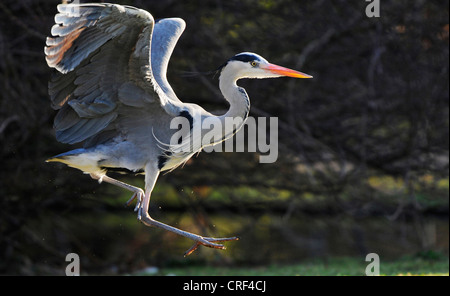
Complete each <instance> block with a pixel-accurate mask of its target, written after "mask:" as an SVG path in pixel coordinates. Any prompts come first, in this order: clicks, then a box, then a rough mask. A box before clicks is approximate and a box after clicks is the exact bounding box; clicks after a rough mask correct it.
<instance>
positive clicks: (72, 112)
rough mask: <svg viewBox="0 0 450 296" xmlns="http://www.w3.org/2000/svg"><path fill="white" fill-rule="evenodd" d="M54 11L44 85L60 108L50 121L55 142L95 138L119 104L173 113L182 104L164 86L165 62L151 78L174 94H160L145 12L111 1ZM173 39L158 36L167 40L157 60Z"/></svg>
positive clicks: (163, 56)
mask: <svg viewBox="0 0 450 296" xmlns="http://www.w3.org/2000/svg"><path fill="white" fill-rule="evenodd" d="M58 11H59V13H58V14H57V15H56V16H55V22H56V25H54V26H53V27H52V31H51V33H52V35H53V36H54V37H49V38H47V46H46V47H45V54H46V60H47V63H48V65H49V66H50V67H53V68H55V69H57V70H58V71H59V73H56V74H55V75H54V76H53V78H52V80H51V81H50V83H49V93H50V96H51V100H52V107H53V108H55V109H60V111H59V112H58V114H57V116H56V118H55V123H54V127H55V130H56V137H57V140H58V141H60V142H64V143H70V144H73V143H77V142H81V141H84V140H86V139H89V138H91V137H94V136H95V135H97V134H99V133H100V132H102V131H103V130H105V129H106V128H107V127H108V126H109V125H110V124H111V123H112V122H113V121H114V120H115V119H116V118H117V117H118V115H119V113H120V110H121V108H122V107H123V106H126V107H137V108H140V109H142V108H143V107H145V108H160V109H161V107H162V108H163V109H164V110H165V111H166V112H168V113H170V114H173V113H176V112H178V109H179V108H180V107H179V106H180V104H181V102H180V101H179V100H178V99H176V96H174V94H173V91H172V90H171V88H170V86H169V87H168V88H167V85H168V83H167V79H166V78H165V72H166V69H165V67H167V62H166V63H164V62H163V63H160V66H159V68H158V67H157V75H156V76H157V77H158V80H160V81H161V82H162V83H163V84H164V83H166V86H165V88H166V89H167V90H169V91H171V92H172V94H173V96H172V95H171V96H167V95H165V93H164V92H163V88H161V87H160V86H159V84H158V83H159V81H157V80H156V79H155V76H154V73H153V70H152V65H151V63H153V59H152V60H151V53H150V50H151V49H153V46H152V45H151V41H152V34H153V30H154V25H155V23H154V20H153V17H152V15H151V14H150V13H148V12H146V11H144V10H141V9H137V8H134V7H129V6H121V5H115V4H81V5H80V4H67V5H58ZM180 34H181V33H180ZM178 37H179V36H178ZM178 37H176V39H175V42H176V40H177V39H178ZM172 39H173V38H172V36H169V41H166V40H165V38H164V36H160V37H159V38H158V40H159V41H158V42H163V43H164V42H165V43H167V44H169V46H161V48H162V49H164V48H166V49H167V50H168V51H169V53H167V52H166V53H164V52H162V51H161V52H159V53H158V54H157V56H159V57H160V59H161V60H162V61H165V59H166V58H167V60H168V59H169V58H170V55H171V52H172V50H173V46H174V45H175V44H174V43H175V42H173V41H172ZM149 104H151V106H150V105H149ZM149 106H150V107H149ZM109 129H110V128H109ZM113 134H114V133H113Z"/></svg>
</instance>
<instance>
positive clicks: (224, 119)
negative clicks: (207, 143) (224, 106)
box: [219, 69, 250, 142]
mask: <svg viewBox="0 0 450 296" xmlns="http://www.w3.org/2000/svg"><path fill="white" fill-rule="evenodd" d="M230 72H231V71H227V69H224V70H223V71H222V74H221V76H220V79H219V81H220V82H219V88H220V91H221V92H222V94H223V96H224V97H225V99H226V100H227V101H228V103H229V104H230V109H229V110H228V112H227V113H225V114H224V115H222V116H219V119H220V121H221V124H222V127H224V129H223V130H222V135H221V141H224V140H226V139H228V138H230V137H232V136H233V135H234V134H235V133H236V132H237V131H238V130H239V129H240V128H241V127H242V126H243V125H244V123H245V121H246V120H247V117H248V113H249V111H250V100H249V98H248V95H247V93H246V91H245V89H243V88H242V87H239V86H237V84H236V81H237V78H236V76H235V75H233V73H230ZM221 141H219V142H221Z"/></svg>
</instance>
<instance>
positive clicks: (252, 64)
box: [250, 61, 258, 67]
mask: <svg viewBox="0 0 450 296" xmlns="http://www.w3.org/2000/svg"><path fill="white" fill-rule="evenodd" d="M250 65H251V66H252V67H256V66H258V63H257V62H255V61H251V62H250Z"/></svg>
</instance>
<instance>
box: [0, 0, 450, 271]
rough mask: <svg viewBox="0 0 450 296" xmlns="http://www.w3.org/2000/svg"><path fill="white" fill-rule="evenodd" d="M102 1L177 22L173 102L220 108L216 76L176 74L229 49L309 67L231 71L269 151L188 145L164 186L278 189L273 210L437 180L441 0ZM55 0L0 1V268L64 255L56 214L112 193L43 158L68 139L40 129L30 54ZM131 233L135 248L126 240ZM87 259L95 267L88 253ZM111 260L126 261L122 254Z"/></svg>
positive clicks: (43, 85) (42, 84) (445, 31)
mask: <svg viewBox="0 0 450 296" xmlns="http://www.w3.org/2000/svg"><path fill="white" fill-rule="evenodd" d="M82 2H86V1H82ZM116 2H118V3H120V4H127V5H133V6H136V7H140V8H143V9H146V10H148V11H150V12H151V13H152V14H153V15H154V16H155V18H163V17H173V16H178V17H181V18H183V19H184V20H185V21H186V23H187V29H186V31H185V33H184V35H183V36H182V38H181V40H180V42H179V44H178V46H177V48H176V49H175V52H174V55H173V58H172V60H171V64H170V66H169V74H168V75H169V81H170V82H171V84H172V86H173V88H174V90H175V91H176V92H177V94H178V96H179V97H180V98H181V99H182V100H183V101H185V102H193V103H197V104H200V105H202V106H204V108H205V109H207V110H209V111H212V112H222V111H224V110H226V108H227V106H226V104H225V102H224V101H223V100H222V98H221V95H220V92H219V90H218V87H217V84H218V81H217V79H216V78H217V77H215V78H213V77H205V76H199V77H184V76H183V75H181V74H182V73H183V72H190V71H194V72H195V71H210V70H214V69H216V68H217V67H218V66H219V65H221V64H222V63H223V62H224V61H226V60H227V59H229V58H230V57H232V56H234V55H235V54H236V53H239V52H243V51H251V52H256V53H258V54H261V55H262V56H264V57H265V58H267V59H268V60H269V61H271V62H274V63H276V64H279V65H284V66H287V67H289V68H293V69H298V70H300V71H304V72H306V73H308V74H311V75H313V76H314V79H312V80H295V79H290V80H288V79H277V80H270V81H264V82H263V83H261V81H242V82H240V85H241V86H243V87H245V88H246V90H247V92H248V94H249V96H250V98H251V101H252V109H251V112H250V115H251V116H254V117H260V116H264V117H278V118H279V158H278V161H277V162H276V163H274V164H259V163H258V158H257V157H256V156H257V154H254V155H253V154H250V153H233V154H230V153H209V154H207V153H202V154H200V155H199V156H198V157H196V158H193V159H192V160H191V161H190V162H189V163H188V164H187V165H186V166H185V167H184V168H183V169H178V170H177V171H175V172H173V173H171V174H169V175H167V176H164V177H162V178H161V179H162V180H160V182H164V183H167V184H169V185H170V186H172V187H173V188H176V189H178V190H180V189H181V188H184V187H183V186H188V187H196V188H201V187H202V186H211V187H213V188H214V187H215V186H216V187H225V188H226V187H238V186H248V187H252V188H255V189H257V190H261V191H264V190H269V189H274V188H275V189H279V190H287V191H289V192H291V193H292V196H293V197H292V198H290V199H289V201H287V202H286V204H283V205H282V206H281V207H282V208H288V207H289V205H292V204H295V201H296V200H297V199H298V197H299V196H301V195H302V194H303V193H304V192H308V193H312V194H315V195H320V196H327V197H330V200H333V198H335V199H338V200H339V199H342V198H343V195H345V196H347V197H348V195H350V198H349V200H350V201H352V202H354V203H352V204H351V205H350V207H351V208H352V210H358V209H359V207H360V206H361V202H360V201H361V200H366V201H367V200H371V201H373V199H372V198H373V194H374V193H373V190H374V189H373V188H370V187H369V186H368V185H367V179H368V178H369V177H370V176H385V175H388V176H392V177H395V178H400V179H402V180H404V182H405V184H406V185H405V186H406V187H407V192H408V194H410V196H411V197H412V201H415V202H417V200H415V195H414V190H415V189H416V188H417V184H418V182H419V181H420V177H421V176H423V175H432V176H434V177H436V178H437V179H442V178H443V179H447V180H448V162H449V82H448V81H449V22H448V20H449V7H448V6H449V3H448V1H403V0H397V1H382V6H381V17H380V18H368V17H367V16H366V15H365V13H364V12H365V7H366V5H367V2H365V1H363V0H359V1H343V0H339V1H321V0H314V1H294V0H283V1H271V0H264V1H256V0H229V1H198V0H197V1H195V0H190V1H175V0H168V1H159V0H152V1H143V0H134V1H131V0H130V1H125V0H117V1H116ZM58 3H60V1H57V0H52V1H51V0H2V1H1V2H0V56H1V58H0V90H1V91H0V143H1V145H0V159H1V164H2V166H1V170H0V217H1V218H0V219H1V220H0V221H1V223H0V273H13V274H29V273H31V274H32V273H34V272H36V273H38V271H30V270H29V268H30V266H35V263H36V262H35V261H36V260H48V262H47V261H45V262H41V263H42V265H46V264H48V265H49V266H52V265H54V262H61V260H62V259H61V258H64V256H65V254H66V253H67V252H66V251H65V250H66V249H67V248H62V247H61V246H76V247H78V248H79V249H83V248H82V246H83V243H82V242H80V241H79V240H81V239H79V238H78V239H77V238H76V237H75V236H74V235H72V234H70V231H71V229H72V228H71V226H70V224H72V223H78V222H79V221H78V220H74V219H72V218H67V220H65V213H71V214H73V213H78V212H80V213H85V212H87V211H93V212H95V213H99V215H102V213H100V212H106V211H111V210H114V209H116V207H114V206H108V204H107V203H105V202H104V201H105V199H104V198H103V197H102V196H111V195H112V194H111V192H112V191H113V190H111V188H109V187H108V186H98V184H97V183H96V182H94V181H92V180H90V179H89V178H88V177H87V176H83V175H81V174H80V172H78V171H75V170H71V169H66V168H63V167H62V166H61V167H59V166H54V165H48V164H45V159H46V158H48V157H50V156H52V155H56V154H58V153H61V152H64V151H67V150H69V149H70V148H69V147H68V146H66V145H63V144H60V143H58V142H56V140H55V138H54V133H53V130H52V122H53V117H54V115H55V113H54V111H53V110H52V109H51V108H50V104H49V99H48V95H47V81H48V78H49V77H50V74H51V70H50V69H49V68H48V67H47V65H46V63H45V59H44V52H43V47H44V44H45V38H46V36H47V35H48V34H49V32H50V28H51V26H52V25H53V16H54V14H55V12H56V5H57V4H58ZM93 192H96V194H93ZM178 192H179V191H178ZM91 195H95V199H92V198H91ZM446 198H447V199H448V196H447V197H446ZM355 200H356V202H355ZM232 202H233V200H232ZM362 203H363V204H365V203H364V202H362ZM234 206H236V204H234ZM340 206H342V207H344V208H345V209H347V208H346V207H347V206H349V205H345V206H343V205H342V204H340ZM242 207H245V204H238V205H237V208H242ZM43 215H48V221H47V223H49V225H51V226H49V227H50V228H51V229H52V236H53V237H54V240H55V241H56V245H55V244H47V243H46V242H45V241H42V239H40V238H39V237H38V236H37V235H36V232H35V229H36V228H35V226H33V222H36V221H40V223H41V222H42V221H43V220H42V217H43ZM97 217H98V216H97ZM99 219H100V218H99ZM51 221H54V222H55V224H56V225H54V224H52V223H51ZM83 225H84V224H83ZM86 225H88V223H86ZM39 227H45V225H39ZM87 227H89V226H87ZM133 242H134V244H135V248H138V246H139V241H136V240H134V241H133ZM93 244H94V243H93ZM96 244H97V246H98V245H101V242H99V241H98V242H96ZM57 246H58V247H57ZM60 247H61V248H60ZM154 252H156V253H155V254H153V255H152V256H154V258H157V257H158V256H160V257H158V258H162V259H155V261H154V262H158V260H165V259H166V257H164V256H163V255H161V253H158V252H162V251H154ZM123 256H125V255H123ZM36 258H39V259H36ZM43 258H44V259H43ZM45 258H47V259H45ZM48 258H56V259H48ZM89 260H90V261H89V263H91V266H96V267H97V268H98V269H97V270H101V268H102V266H101V262H102V261H101V260H100V259H98V258H97V259H95V258H90V259H89ZM114 260H117V261H122V262H124V261H127V260H129V262H130V263H129V264H130V265H132V264H135V261H133V260H134V259H130V258H128V257H126V256H125V258H124V257H119V258H113V259H111V261H114ZM62 262H63V261H62ZM124 268H125V267H124ZM125 269H126V268H125ZM94 270H95V269H94ZM48 272H49V273H51V271H48Z"/></svg>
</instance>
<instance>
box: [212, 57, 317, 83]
mask: <svg viewBox="0 0 450 296" xmlns="http://www.w3.org/2000/svg"><path fill="white" fill-rule="evenodd" d="M219 70H220V71H221V75H226V76H232V77H233V79H236V80H237V79H241V78H258V79H262V78H276V77H283V76H288V77H294V78H312V76H311V75H308V74H305V73H302V72H298V71H295V70H291V69H288V68H284V67H281V66H277V65H274V64H271V63H269V62H268V61H267V60H266V59H264V58H263V57H262V56H260V55H257V54H256V53H251V52H242V53H239V54H237V55H235V56H234V57H232V58H231V59H229V60H228V61H227V62H226V63H225V64H223V65H222V66H221V67H220V68H219Z"/></svg>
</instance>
